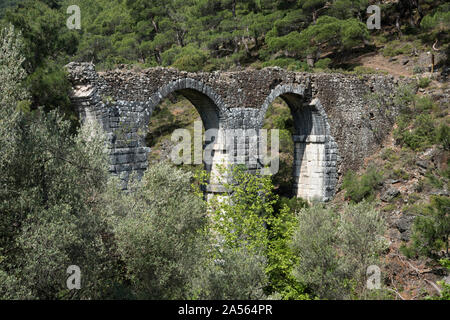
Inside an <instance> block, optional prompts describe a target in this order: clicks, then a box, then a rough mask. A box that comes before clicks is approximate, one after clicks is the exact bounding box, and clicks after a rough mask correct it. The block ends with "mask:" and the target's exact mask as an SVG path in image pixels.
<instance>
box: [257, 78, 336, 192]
mask: <svg viewBox="0 0 450 320" xmlns="http://www.w3.org/2000/svg"><path fill="white" fill-rule="evenodd" d="M278 97H280V98H281V99H283V100H284V101H285V102H286V104H287V105H288V107H289V109H290V110H291V114H292V117H293V119H294V132H295V133H294V135H293V140H294V168H293V176H294V181H295V182H294V185H293V193H294V194H295V195H296V196H298V197H302V198H305V199H307V200H310V201H311V200H320V201H328V200H330V199H331V198H332V197H333V196H334V193H335V188H336V184H337V163H338V149H337V144H336V143H335V141H334V139H333V137H332V135H331V131H330V126H329V124H328V117H327V115H326V113H325V110H324V108H323V107H322V105H321V103H320V101H319V99H317V98H316V99H312V100H311V98H310V97H309V95H308V94H306V90H305V88H304V87H303V86H301V85H282V84H281V85H278V86H277V87H275V88H274V89H273V90H272V92H271V93H270V94H269V96H268V97H267V98H266V100H265V101H264V104H263V105H262V107H261V114H260V119H259V127H260V128H261V127H262V125H263V123H264V119H265V115H266V112H267V110H268V108H269V106H270V105H271V104H272V103H273V102H274V100H275V99H276V98H278Z"/></svg>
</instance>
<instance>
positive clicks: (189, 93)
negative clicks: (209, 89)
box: [145, 83, 221, 172]
mask: <svg viewBox="0 0 450 320" xmlns="http://www.w3.org/2000/svg"><path fill="white" fill-rule="evenodd" d="M193 85H194V86H199V87H201V88H204V86H203V85H198V84H197V83H193ZM151 102H152V103H151V105H150V106H149V107H147V109H148V110H149V113H148V118H147V121H146V123H147V126H146V128H147V132H146V135H145V145H146V146H147V147H149V148H150V149H151V150H150V153H149V155H148V164H149V165H151V164H152V163H154V162H157V161H162V160H171V154H172V150H173V148H174V147H176V145H177V143H181V141H182V140H183V139H182V140H180V141H178V142H175V141H172V135H173V133H174V131H175V130H178V129H185V130H186V132H189V133H188V135H189V142H190V157H189V158H190V161H189V162H188V163H186V162H183V163H182V164H179V166H180V167H181V168H182V169H184V170H187V171H196V170H197V169H200V168H202V169H205V170H206V171H208V172H211V168H212V162H211V161H208V158H204V157H203V154H204V151H205V149H206V148H208V152H209V151H210V157H211V158H214V156H215V154H214V153H215V152H216V150H214V148H213V146H214V145H215V142H216V139H217V135H216V134H214V135H212V136H211V135H207V134H206V135H205V132H206V131H207V130H209V132H211V130H210V129H215V130H213V131H212V132H213V133H214V132H218V130H219V128H220V127H221V124H220V119H221V112H220V109H219V107H218V106H217V102H215V101H213V98H211V97H209V96H208V95H207V94H205V93H203V92H200V91H198V90H197V89H193V88H189V87H188V88H180V86H179V85H178V84H169V85H167V86H165V87H163V88H161V89H160V90H159V92H157V93H155V94H154V96H153V97H152V99H151ZM199 123H200V125H199ZM184 151H185V150H183V151H182V152H184ZM199 161H200V162H199Z"/></svg>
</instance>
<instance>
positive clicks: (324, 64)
mask: <svg viewBox="0 0 450 320" xmlns="http://www.w3.org/2000/svg"><path fill="white" fill-rule="evenodd" d="M330 63H331V59H330V58H325V59H320V60H318V61H317V62H316V63H315V64H314V68H317V69H328V67H329V65H330Z"/></svg>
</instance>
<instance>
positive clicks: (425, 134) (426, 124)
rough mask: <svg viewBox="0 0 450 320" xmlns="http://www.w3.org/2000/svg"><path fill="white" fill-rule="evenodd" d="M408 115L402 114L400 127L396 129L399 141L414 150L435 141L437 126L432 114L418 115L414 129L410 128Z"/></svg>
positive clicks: (395, 135) (396, 136) (399, 120)
mask: <svg viewBox="0 0 450 320" xmlns="http://www.w3.org/2000/svg"><path fill="white" fill-rule="evenodd" d="M407 117H408V116H401V117H400V118H399V119H398V128H397V129H395V130H394V137H395V139H396V141H397V143H399V144H401V145H406V146H408V147H409V148H410V149H412V150H419V149H423V148H425V147H427V146H429V145H431V144H433V143H434V142H435V139H436V138H435V137H436V135H435V126H434V121H433V118H432V116H431V115H429V114H420V115H418V116H417V117H416V118H415V119H414V121H413V124H412V127H413V129H410V122H409V121H408V119H407Z"/></svg>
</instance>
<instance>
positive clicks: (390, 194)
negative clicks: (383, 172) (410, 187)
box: [380, 188, 400, 202]
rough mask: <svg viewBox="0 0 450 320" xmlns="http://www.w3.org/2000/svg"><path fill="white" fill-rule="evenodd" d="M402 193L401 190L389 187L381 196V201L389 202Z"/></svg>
mask: <svg viewBox="0 0 450 320" xmlns="http://www.w3.org/2000/svg"><path fill="white" fill-rule="evenodd" d="M399 194H400V191H399V190H398V189H395V188H389V189H388V190H386V191H385V192H384V193H383V194H382V195H381V197H380V199H381V201H384V202H389V201H391V200H392V199H394V198H395V197H397V196H398V195H399Z"/></svg>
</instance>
